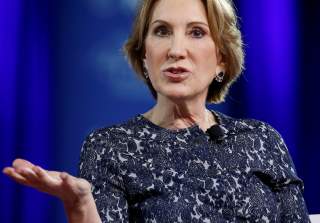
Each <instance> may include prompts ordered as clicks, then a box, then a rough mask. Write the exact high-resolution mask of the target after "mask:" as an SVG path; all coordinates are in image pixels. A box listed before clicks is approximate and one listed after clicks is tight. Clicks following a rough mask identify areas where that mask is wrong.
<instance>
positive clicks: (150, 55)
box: [145, 38, 166, 69]
mask: <svg viewBox="0 0 320 223" xmlns="http://www.w3.org/2000/svg"><path fill="white" fill-rule="evenodd" d="M145 49H146V54H145V56H146V59H147V64H148V65H149V69H152V68H156V66H159V65H160V63H161V62H162V61H163V60H165V58H166V57H165V53H164V52H165V51H164V49H165V46H164V43H163V41H157V40H154V39H152V38H148V39H146V42H145Z"/></svg>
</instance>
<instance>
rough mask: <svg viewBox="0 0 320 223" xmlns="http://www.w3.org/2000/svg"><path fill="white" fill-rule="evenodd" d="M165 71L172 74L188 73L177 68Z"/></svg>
mask: <svg viewBox="0 0 320 223" xmlns="http://www.w3.org/2000/svg"><path fill="white" fill-rule="evenodd" d="M165 71H167V72H170V73H173V74H181V73H184V72H188V70H187V69H185V68H182V67H178V68H174V67H171V68H168V69H166V70H165Z"/></svg>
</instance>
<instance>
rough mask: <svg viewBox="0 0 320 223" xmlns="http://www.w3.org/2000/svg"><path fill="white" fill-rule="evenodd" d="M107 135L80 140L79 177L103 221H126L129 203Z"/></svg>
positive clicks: (96, 135)
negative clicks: (87, 187)
mask: <svg viewBox="0 0 320 223" xmlns="http://www.w3.org/2000/svg"><path fill="white" fill-rule="evenodd" d="M111 147H112V146H111V140H110V137H109V134H101V133H92V134H91V135H89V136H88V137H87V138H86V140H85V141H84V143H83V146H82V149H81V154H80V162H79V177H81V178H84V179H86V180H87V181H89V182H90V183H91V185H92V188H91V191H92V194H93V197H94V200H95V202H96V206H97V209H98V212H99V215H100V217H101V220H102V222H103V223H105V222H128V203H127V200H126V197H125V190H124V187H123V184H122V178H121V175H120V174H119V171H118V169H119V168H118V166H117V162H116V159H115V154H114V153H115V149H114V148H111Z"/></svg>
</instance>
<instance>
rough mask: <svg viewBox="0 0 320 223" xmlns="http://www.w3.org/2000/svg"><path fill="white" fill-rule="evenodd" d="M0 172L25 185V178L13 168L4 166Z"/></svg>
mask: <svg viewBox="0 0 320 223" xmlns="http://www.w3.org/2000/svg"><path fill="white" fill-rule="evenodd" d="M2 172H3V173H4V174H6V175H7V176H9V177H10V178H11V179H13V180H14V181H16V182H17V183H20V184H23V185H27V182H28V181H27V179H26V178H25V177H24V176H22V175H21V174H19V173H17V172H16V171H15V169H14V168H12V167H6V168H4V169H3V170H2Z"/></svg>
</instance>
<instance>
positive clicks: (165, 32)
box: [153, 25, 170, 37]
mask: <svg viewBox="0 0 320 223" xmlns="http://www.w3.org/2000/svg"><path fill="white" fill-rule="evenodd" d="M153 33H154V34H155V35H157V36H160V37H166V36H169V35H170V30H169V29H168V28H167V27H166V26H163V25H161V26H158V27H156V28H155V29H154V31H153Z"/></svg>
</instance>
